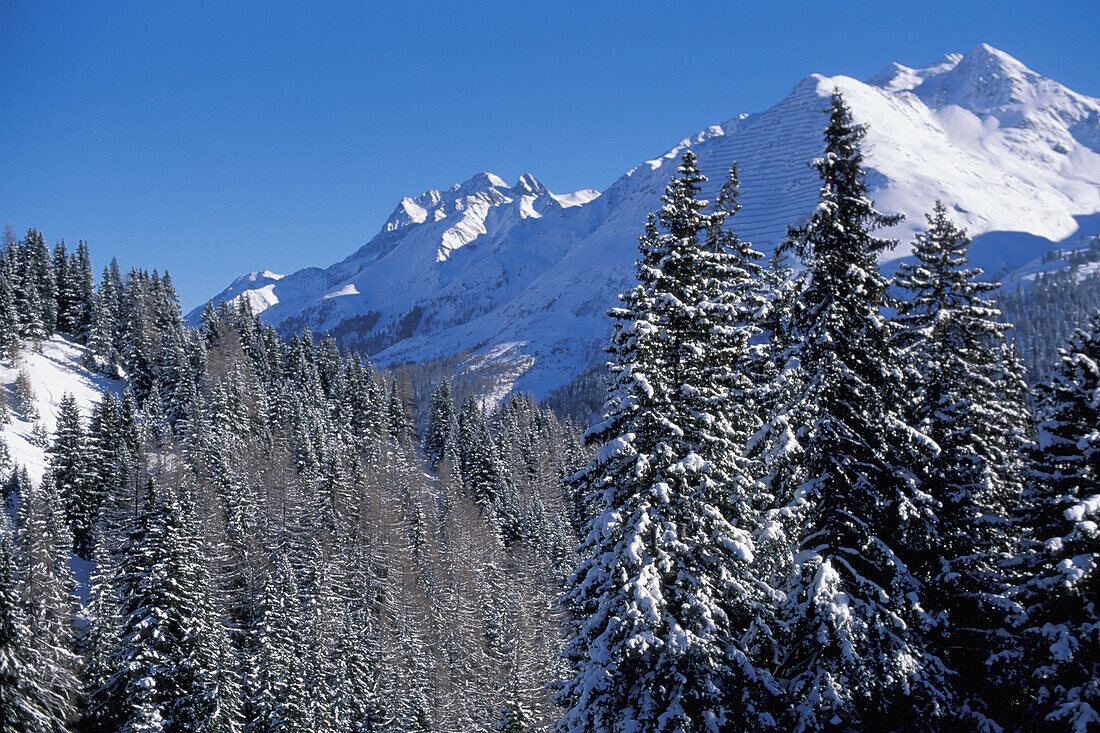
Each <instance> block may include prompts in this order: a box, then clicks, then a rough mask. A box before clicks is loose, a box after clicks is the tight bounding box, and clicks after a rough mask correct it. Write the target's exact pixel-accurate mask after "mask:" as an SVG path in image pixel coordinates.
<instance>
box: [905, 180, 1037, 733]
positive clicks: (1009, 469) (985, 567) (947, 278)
mask: <svg viewBox="0 0 1100 733" xmlns="http://www.w3.org/2000/svg"><path fill="white" fill-rule="evenodd" d="M969 244H970V240H969V238H968V237H967V236H966V234H965V233H964V232H963V231H961V230H959V229H958V228H956V227H955V226H954V224H952V223H951V221H950V219H949V218H948V215H947V208H946V207H945V206H944V205H943V204H942V203H940V202H937V203H936V207H935V210H934V212H933V213H932V214H930V215H929V216H928V231H927V233H925V234H922V235H919V236H918V237H917V243H916V246H915V247H914V249H913V255H914V257H915V259H916V262H914V263H905V264H902V265H901V267H900V268H899V271H898V278H897V284H898V285H899V286H901V287H902V288H903V289H904V290H906V291H907V292H908V293H909V294H910V297H909V299H908V300H905V301H902V302H901V303H900V304H899V308H898V310H899V319H898V324H899V326H900V329H899V332H898V334H897V336H896V339H895V340H896V342H897V343H898V344H899V346H900V348H901V352H902V355H903V358H904V361H905V363H906V364H908V365H909V369H910V373H911V391H910V395H911V398H910V399H908V400H907V401H906V402H907V404H908V410H907V417H908V419H909V420H910V421H911V422H912V424H913V425H914V426H915V427H916V428H917V429H918V430H920V431H921V432H923V433H924V434H925V435H927V436H928V437H929V438H930V439H931V440H933V441H934V442H935V444H936V446H937V448H938V449H937V450H936V451H935V453H934V455H933V456H931V458H930V460H929V461H927V462H926V463H924V464H922V465H921V466H920V467H919V469H918V472H919V474H920V480H921V483H922V486H923V490H924V492H926V493H927V494H928V495H929V496H930V497H931V498H932V500H933V501H934V502H935V506H936V514H935V518H934V521H933V522H932V523H930V524H929V525H927V527H926V529H925V530H924V531H923V532H911V533H910V539H909V545H910V546H909V548H908V549H907V552H906V560H907V562H908V563H909V566H910V567H911V568H912V569H913V570H914V571H915V572H916V573H918V574H919V575H920V577H921V580H922V581H923V582H924V583H925V584H926V586H927V587H928V589H929V592H928V593H927V601H926V602H927V604H928V605H927V608H928V610H930V611H932V612H933V613H934V614H936V616H937V624H938V631H937V634H936V640H935V643H934V647H935V649H936V651H937V652H938V653H939V654H940V655H941V656H942V657H943V658H944V660H945V662H947V663H948V665H949V666H950V667H951V668H952V670H953V671H954V672H956V673H957V674H958V675H959V678H958V679H959V684H958V687H959V688H960V690H968V691H970V694H969V695H968V697H969V699H966V700H964V703H965V704H966V705H967V706H968V707H970V708H975V709H976V710H980V709H982V708H985V709H987V710H989V709H991V708H992V707H996V702H997V696H998V695H999V693H998V691H997V690H996V689H995V688H992V687H989V686H987V685H986V684H985V681H986V680H989V679H990V676H989V675H988V674H987V670H986V660H987V657H988V655H989V653H990V652H991V651H992V650H994V649H996V648H997V646H998V645H1000V644H1001V642H1000V639H1001V638H1002V637H1003V634H1002V629H1003V628H1004V626H1005V625H1006V621H1007V618H1006V614H1007V613H1008V611H1009V604H1008V601H1007V600H1006V598H1005V592H1006V585H1005V581H1004V579H1003V578H1002V577H1001V573H1000V571H999V566H1000V564H1001V561H1002V558H1003V555H1004V553H1005V552H1006V551H1007V550H1008V548H1009V545H1010V539H1009V537H1010V534H1009V527H1008V517H1007V515H1006V514H1005V513H1004V508H1005V500H1006V498H1007V497H1008V496H1011V495H1013V494H1016V495H1017V496H1018V494H1019V486H1018V482H1017V481H1018V476H1017V475H1016V474H1017V471H1016V469H1015V466H1014V465H1013V464H1012V462H1011V461H1010V460H1008V458H1007V457H1008V456H1010V455H1014V454H1016V453H1018V452H1019V450H1020V448H1021V445H1020V443H1019V440H1020V437H1021V436H1020V434H1019V431H1016V430H1014V429H1013V428H1014V427H1015V426H1014V425H1013V424H1012V421H1013V416H1015V415H1018V414H1019V413H1020V412H1021V411H1022V406H1021V405H1020V404H1019V402H1016V403H1014V404H1012V403H1009V401H1010V400H1012V399H1013V398H1014V397H1015V398H1016V399H1018V398H1019V395H1018V393H1013V392H1012V391H1011V390H1008V389H1005V388H1004V387H1005V379H1006V374H1007V373H1008V372H1009V370H1010V369H1011V364H1010V363H1009V362H1008V361H1006V359H1007V358H1008V356H1009V353H1010V352H1009V346H1008V343H1007V340H1006V337H1005V331H1006V330H1007V326H1006V325H1005V324H1004V323H1001V322H1000V321H998V320H996V318H997V316H999V315H1000V313H999V311H998V310H997V309H996V307H995V306H994V305H993V304H992V303H991V302H990V301H989V300H988V299H987V298H986V297H984V296H986V295H987V294H989V293H992V292H993V291H995V290H996V289H997V288H998V287H999V285H998V284H995V283H986V282H981V281H978V280H977V278H978V277H979V276H980V275H981V270H978V269H976V268H970V267H968V265H967V248H968V246H969ZM976 714H977V713H976Z"/></svg>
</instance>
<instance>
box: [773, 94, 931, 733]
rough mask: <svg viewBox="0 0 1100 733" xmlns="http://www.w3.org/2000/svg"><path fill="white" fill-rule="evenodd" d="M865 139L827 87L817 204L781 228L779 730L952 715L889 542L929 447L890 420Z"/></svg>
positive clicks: (923, 519)
mask: <svg viewBox="0 0 1100 733" xmlns="http://www.w3.org/2000/svg"><path fill="white" fill-rule="evenodd" d="M864 134H865V132H864V129H863V128H862V127H860V126H857V125H855V124H854V123H853V122H852V118H851V114H850V112H849V110H848V108H847V106H846V105H845V103H844V100H843V99H842V98H841V96H840V94H839V92H834V94H833V98H832V107H831V112H830V117H829V125H828V127H827V128H826V130H825V155H824V157H823V158H821V159H819V160H817V161H816V162H815V163H814V165H815V167H816V168H817V171H818V173H819V175H820V176H821V181H822V185H821V192H820V198H821V200H820V203H819V204H818V207H817V209H816V210H815V212H814V214H813V216H812V217H811V218H810V220H809V221H808V222H807V223H806V224H805V225H804V226H802V227H799V228H797V229H793V230H791V232H790V239H791V241H792V243H793V247H794V249H795V251H796V252H797V254H798V255H799V256H800V257H801V259H802V263H803V266H804V267H805V269H806V271H807V272H808V282H807V284H806V287H805V288H804V289H803V290H802V292H801V293H800V296H799V300H798V301H797V302H796V303H795V306H794V312H793V319H794V320H793V323H792V326H793V334H792V335H793V336H794V338H795V341H794V343H793V346H792V347H791V350H790V353H789V356H788V361H787V365H786V366H785V367H784V370H783V371H784V372H791V371H794V372H797V374H798V376H797V377H795V378H790V379H793V381H794V383H795V384H796V387H797V388H796V389H795V390H794V392H793V394H792V396H791V398H790V399H789V401H788V402H787V404H784V405H781V407H780V409H779V410H778V411H777V415H778V416H779V418H780V419H782V420H783V421H784V424H785V426H786V427H783V428H782V429H775V430H773V431H772V433H773V434H776V435H785V436H787V438H786V439H787V441H788V442H791V443H792V445H788V446H787V447H785V448H784V449H783V455H784V456H785V459H784V460H786V461H787V462H788V464H789V466H790V468H789V470H785V471H778V472H777V473H776V478H777V480H776V482H775V484H774V486H773V491H774V493H775V494H776V496H777V499H778V500H779V501H780V502H781V503H785V504H788V505H789V514H790V515H792V516H794V517H797V518H798V521H797V522H795V523H793V527H792V529H791V532H792V533H793V540H794V549H795V552H794V555H793V558H792V560H793V566H792V567H791V568H790V571H789V574H788V579H787V582H786V587H785V592H786V601H785V603H784V608H783V617H784V618H785V623H786V628H787V630H788V634H787V636H786V638H785V645H784V648H783V649H782V650H781V654H780V657H779V660H780V664H779V667H778V674H779V675H780V676H781V677H782V678H783V679H784V680H785V683H786V686H787V692H788V694H789V695H790V698H791V708H790V711H789V714H788V716H789V717H788V719H787V721H786V725H787V726H788V727H789V728H790V729H792V730H825V729H834V728H842V727H844V726H849V727H852V728H857V729H864V730H893V729H895V728H897V727H899V726H902V725H903V724H904V725H908V726H911V727H913V728H916V729H925V728H926V727H928V726H931V725H935V722H934V721H935V720H936V719H938V718H939V717H940V716H941V715H943V714H944V712H945V710H946V708H948V707H949V706H950V705H951V698H950V689H949V686H948V685H947V681H946V674H945V671H944V669H943V665H942V663H941V662H940V660H939V659H938V658H936V657H935V656H934V655H932V654H930V652H929V651H928V649H927V648H926V643H925V639H924V634H925V633H926V632H927V629H928V626H929V623H930V619H929V618H928V617H927V614H926V613H925V611H924V610H923V603H922V600H921V597H920V593H921V590H922V589H921V585H920V583H919V581H918V580H917V578H915V577H914V576H913V575H912V573H911V572H910V571H909V569H908V568H907V567H906V565H905V564H904V562H903V560H902V558H901V557H900V556H899V549H900V547H899V540H900V539H901V538H902V537H903V536H905V534H906V533H907V532H909V531H911V529H912V528H913V527H917V528H920V527H923V526H924V525H925V524H926V523H927V522H928V521H929V518H930V515H931V506H930V501H929V500H928V498H927V497H926V496H924V495H923V494H921V493H920V491H919V488H918V487H917V485H916V480H915V477H914V476H913V473H912V468H911V467H912V466H914V465H917V464H919V463H921V462H922V461H924V460H925V459H926V452H927V450H926V448H924V447H923V446H924V444H925V442H926V439H924V438H923V436H920V435H919V434H917V433H916V432H915V431H913V430H912V429H910V428H909V427H908V426H907V425H906V424H905V422H904V420H903V417H902V416H901V415H899V414H898V407H897V405H898V403H899V402H900V400H899V397H900V395H901V393H902V390H901V380H900V368H899V360H898V356H897V354H896V351H895V350H894V349H893V348H892V347H891V344H890V342H889V339H888V336H889V329H888V328H887V324H886V323H885V322H884V318H883V314H882V309H883V307H884V306H885V305H886V304H887V292H886V291H887V282H886V280H885V278H883V277H882V275H881V274H880V273H879V268H878V262H877V256H878V255H879V253H881V252H883V251H884V250H886V249H888V248H889V247H891V246H893V243H892V242H891V241H890V240H885V239H881V238H877V237H875V236H874V235H873V234H872V232H873V231H874V230H875V229H876V228H880V227H883V226H887V225H891V224H894V223H895V222H896V221H897V217H887V216H883V215H882V214H880V213H878V212H877V211H875V209H874V208H873V204H872V202H871V201H870V200H869V199H868V198H867V185H866V181H865V178H866V173H865V171H864V170H863V169H862V167H861V166H862V154H861V152H860V141H861V140H862V139H863V136H864ZM788 378H789V377H788Z"/></svg>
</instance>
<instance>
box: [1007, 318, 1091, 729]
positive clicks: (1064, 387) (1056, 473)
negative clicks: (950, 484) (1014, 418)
mask: <svg viewBox="0 0 1100 733" xmlns="http://www.w3.org/2000/svg"><path fill="white" fill-rule="evenodd" d="M1038 393H1039V405H1038V407H1037V409H1036V418H1037V421H1038V425H1037V428H1038V429H1037V436H1036V441H1035V444H1034V447H1033V448H1032V450H1031V465H1032V471H1031V476H1030V481H1029V483H1028V486H1027V489H1026V492H1025V494H1024V500H1023V502H1022V507H1023V512H1022V517H1021V524H1022V525H1023V527H1024V528H1025V531H1024V534H1023V536H1022V538H1021V540H1020V543H1019V548H1018V551H1017V553H1018V557H1017V560H1016V563H1015V565H1016V567H1015V569H1016V571H1017V572H1018V573H1019V574H1020V575H1021V577H1022V581H1021V583H1020V586H1019V588H1018V590H1017V591H1016V593H1015V597H1016V600H1017V601H1018V602H1019V604H1020V606H1021V609H1022V613H1021V615H1020V616H1019V618H1018V619H1017V620H1016V637H1017V641H1018V646H1019V650H1018V653H1017V654H1016V655H1012V658H1011V662H1012V663H1014V665H1015V667H1016V674H1015V675H1014V676H1013V677H1010V679H1009V684H1010V685H1011V684H1019V683H1022V684H1023V688H1022V690H1021V689H1019V688H1013V687H1010V688H1006V689H1017V690H1018V691H1019V692H1020V693H1022V694H1021V695H1020V697H1019V700H1020V702H1021V707H1022V712H1023V719H1022V720H1019V721H1017V722H1019V723H1020V724H1022V725H1023V726H1024V727H1025V728H1027V729H1028V730H1050V731H1054V730H1074V731H1085V730H1093V729H1095V728H1097V727H1100V531H1098V530H1097V526H1098V524H1100V432H1098V430H1097V426H1100V405H1098V403H1097V399H1096V396H1097V394H1100V313H1098V314H1095V315H1094V316H1093V317H1092V318H1091V319H1090V320H1089V323H1088V326H1087V327H1086V328H1084V329H1078V330H1077V331H1076V332H1075V333H1074V334H1073V336H1072V337H1071V338H1070V340H1069V343H1068V344H1067V345H1066V346H1065V348H1063V350H1062V352H1061V363H1060V364H1059V365H1058V368H1057V369H1056V370H1055V372H1054V374H1053V375H1052V377H1051V380H1050V382H1049V383H1046V384H1043V385H1040V387H1039V389H1038Z"/></svg>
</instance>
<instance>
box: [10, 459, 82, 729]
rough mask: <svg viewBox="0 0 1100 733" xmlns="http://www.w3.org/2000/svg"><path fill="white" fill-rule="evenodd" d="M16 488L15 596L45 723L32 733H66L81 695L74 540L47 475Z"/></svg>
mask: <svg viewBox="0 0 1100 733" xmlns="http://www.w3.org/2000/svg"><path fill="white" fill-rule="evenodd" d="M20 484H21V488H22V489H23V493H22V495H21V496H20V500H19V536H18V553H19V554H18V557H19V563H20V565H21V566H22V568H21V573H20V592H19V593H20V598H21V601H22V608H23V617H24V618H25V619H26V624H27V628H28V629H29V630H30V632H31V637H30V640H29V644H28V649H29V651H30V661H29V664H28V665H27V667H26V670H27V672H28V678H29V682H30V684H31V685H33V687H34V689H35V696H36V698H37V701H38V705H39V707H40V709H41V710H42V712H43V718H44V720H45V721H48V723H45V724H43V727H39V728H32V729H31V730H32V731H34V730H39V731H66V730H68V729H69V726H70V725H71V723H72V722H73V721H74V719H75V718H76V710H77V708H76V703H77V700H78V696H79V693H80V681H79V676H78V674H79V668H80V660H79V657H78V655H77V652H76V626H75V624H74V617H75V615H76V610H77V599H76V597H75V591H76V582H75V579H74V578H73V574H72V571H71V569H70V568H69V553H70V550H71V548H72V543H73V540H72V535H71V534H70V533H69V531H68V526H67V525H66V522H65V516H64V512H63V510H62V507H61V502H60V499H59V498H58V496H57V492H56V488H55V485H54V483H53V481H51V480H50V478H49V477H48V476H47V477H46V479H45V480H43V482H42V485H41V486H40V487H39V489H38V490H37V491H35V490H33V489H32V486H31V482H30V480H29V479H28V478H27V477H26V476H25V475H24V476H22V478H21V481H20Z"/></svg>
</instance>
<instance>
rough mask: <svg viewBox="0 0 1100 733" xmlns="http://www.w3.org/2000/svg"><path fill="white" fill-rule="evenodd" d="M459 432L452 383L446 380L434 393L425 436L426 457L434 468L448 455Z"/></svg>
mask: <svg viewBox="0 0 1100 733" xmlns="http://www.w3.org/2000/svg"><path fill="white" fill-rule="evenodd" d="M457 431H458V418H457V416H456V415H455V404H454V398H453V397H452V396H451V383H450V382H449V381H448V380H446V379H444V380H443V381H442V382H440V383H439V386H438V387H436V389H435V392H434V393H432V411H431V413H430V414H429V416H428V431H427V433H425V435H424V455H425V456H427V458H428V463H429V464H430V465H432V466H437V465H439V462H440V461H442V460H443V458H444V456H445V455H446V453H447V444H448V442H449V441H454V440H455V438H456V433H457Z"/></svg>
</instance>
